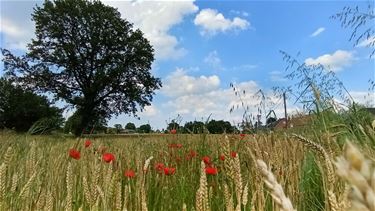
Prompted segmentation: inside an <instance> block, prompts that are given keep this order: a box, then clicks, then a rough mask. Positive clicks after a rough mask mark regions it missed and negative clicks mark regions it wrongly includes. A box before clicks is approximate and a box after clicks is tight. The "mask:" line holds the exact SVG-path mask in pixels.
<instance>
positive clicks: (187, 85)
mask: <svg viewBox="0 0 375 211" xmlns="http://www.w3.org/2000/svg"><path fill="white" fill-rule="evenodd" d="M219 85H220V79H219V77H218V76H216V75H212V76H200V77H193V76H189V75H187V74H186V71H185V70H183V69H181V68H177V70H176V71H174V72H173V73H172V74H171V75H169V76H168V77H167V78H166V80H165V81H164V83H163V87H162V89H161V92H162V93H164V94H165V95H167V96H171V97H178V96H183V95H191V94H198V93H201V92H209V91H212V90H215V89H217V88H218V87H219Z"/></svg>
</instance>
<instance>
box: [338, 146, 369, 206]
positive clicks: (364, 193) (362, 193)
mask: <svg viewBox="0 0 375 211" xmlns="http://www.w3.org/2000/svg"><path fill="white" fill-rule="evenodd" d="M335 165H336V169H337V174H338V175H339V176H340V177H341V178H343V179H344V180H346V181H347V182H348V183H349V184H350V185H351V188H352V191H351V192H350V193H349V199H350V202H351V210H369V211H375V168H374V165H373V162H371V161H370V160H368V159H366V158H365V156H364V155H363V154H362V153H361V152H360V151H359V150H358V149H357V148H356V147H354V146H353V145H352V144H351V143H349V142H348V143H347V144H346V146H345V150H344V154H343V155H342V156H340V157H338V158H337V160H336V162H335Z"/></svg>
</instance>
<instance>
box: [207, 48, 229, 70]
mask: <svg viewBox="0 0 375 211" xmlns="http://www.w3.org/2000/svg"><path fill="white" fill-rule="evenodd" d="M204 62H205V63H207V64H208V65H210V66H211V67H212V68H214V69H215V70H223V69H224V68H223V66H222V65H221V59H220V57H219V55H218V53H217V51H211V52H210V53H208V55H207V56H206V58H204Z"/></svg>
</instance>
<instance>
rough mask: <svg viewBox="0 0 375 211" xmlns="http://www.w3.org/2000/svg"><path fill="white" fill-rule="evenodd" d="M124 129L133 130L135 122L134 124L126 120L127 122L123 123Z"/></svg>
mask: <svg viewBox="0 0 375 211" xmlns="http://www.w3.org/2000/svg"><path fill="white" fill-rule="evenodd" d="M125 129H127V130H135V129H137V128H136V127H135V124H134V123H132V122H128V123H127V124H126V125H125Z"/></svg>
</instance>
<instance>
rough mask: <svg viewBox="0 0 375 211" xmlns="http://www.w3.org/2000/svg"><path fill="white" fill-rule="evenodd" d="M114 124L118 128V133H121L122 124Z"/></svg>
mask: <svg viewBox="0 0 375 211" xmlns="http://www.w3.org/2000/svg"><path fill="white" fill-rule="evenodd" d="M113 126H114V127H115V128H116V133H117V134H119V133H120V132H121V130H122V125H121V124H115V125H113Z"/></svg>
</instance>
